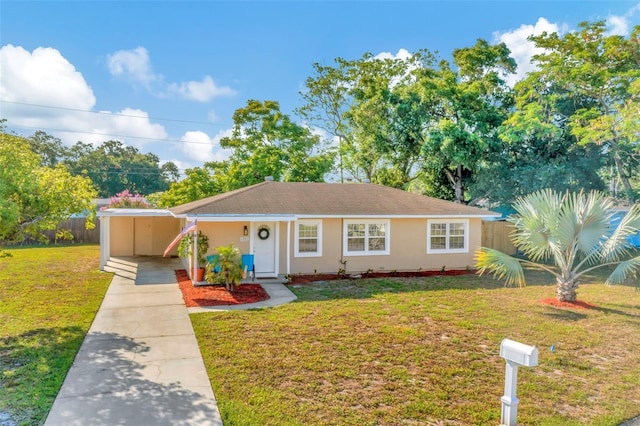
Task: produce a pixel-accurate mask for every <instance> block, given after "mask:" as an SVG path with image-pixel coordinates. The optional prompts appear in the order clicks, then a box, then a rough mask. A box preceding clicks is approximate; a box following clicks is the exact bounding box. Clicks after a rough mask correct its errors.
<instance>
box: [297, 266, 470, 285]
mask: <svg viewBox="0 0 640 426" xmlns="http://www.w3.org/2000/svg"><path fill="white" fill-rule="evenodd" d="M475 273H476V271H475V270H467V269H455V270H453V269H452V270H450V271H406V272H369V273H366V272H365V273H362V274H355V275H359V276H361V277H362V278H387V277H400V278H412V277H432V276H435V275H469V274H475ZM351 278H353V277H352V276H350V274H346V275H339V274H313V275H293V276H292V277H291V281H290V282H289V284H298V285H299V284H309V283H311V282H314V281H332V280H340V279H351Z"/></svg>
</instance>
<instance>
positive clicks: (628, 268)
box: [605, 256, 640, 286]
mask: <svg viewBox="0 0 640 426" xmlns="http://www.w3.org/2000/svg"><path fill="white" fill-rule="evenodd" d="M638 273H640V256H637V257H634V258H631V259H628V260H625V261H622V262H620V263H619V264H618V266H616V269H614V270H613V272H612V273H611V275H609V278H607V281H605V285H610V284H622V283H623V282H625V280H626V279H628V278H638ZM636 286H637V284H636Z"/></svg>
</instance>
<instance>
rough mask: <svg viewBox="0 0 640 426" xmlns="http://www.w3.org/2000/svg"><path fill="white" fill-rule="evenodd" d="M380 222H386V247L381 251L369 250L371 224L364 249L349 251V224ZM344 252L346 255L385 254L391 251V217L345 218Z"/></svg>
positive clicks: (343, 228)
mask: <svg viewBox="0 0 640 426" xmlns="http://www.w3.org/2000/svg"><path fill="white" fill-rule="evenodd" d="M372 223H374V224H378V223H384V224H385V228H386V235H385V249H384V250H380V251H369V249H368V247H369V245H368V241H369V226H367V228H366V229H367V232H366V236H365V245H364V247H365V250H364V251H349V225H351V224H365V225H370V224H372ZM342 252H343V253H342V254H343V255H344V256H385V255H389V254H390V252H391V221H390V220H389V219H345V220H344V223H343V226H342Z"/></svg>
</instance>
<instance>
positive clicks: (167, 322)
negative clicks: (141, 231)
mask: <svg viewBox="0 0 640 426" xmlns="http://www.w3.org/2000/svg"><path fill="white" fill-rule="evenodd" d="M115 262H116V263H111V268H112V270H113V271H117V272H116V275H115V276H114V277H113V281H112V282H111V285H110V286H109V289H108V290H107V294H106V295H105V298H104V300H103V301H102V305H101V306H100V309H99V311H98V313H97V315H96V318H95V320H94V322H93V324H92V325H91V328H90V329H89V333H88V334H87V336H86V337H85V339H84V342H83V343H82V345H81V347H80V350H79V352H78V354H77V355H76V358H75V360H74V362H73V365H72V366H71V369H70V370H69V373H68V374H67V377H66V379H65V381H64V384H63V385H62V389H61V390H60V393H59V394H58V396H57V398H56V400H55V402H54V404H53V407H52V409H51V411H50V412H49V416H48V417H47V420H46V423H45V425H46V426H58V425H60V426H62V425H64V426H70V425H79V426H80V425H81V426H86V425H92V426H100V425H154V426H156V425H172V426H175V425H207V426H208V425H222V421H221V419H220V413H219V411H218V406H217V403H216V399H215V397H214V395H213V391H212V390H211V385H210V383H209V378H208V377H207V372H206V370H205V367H204V363H203V361H202V356H201V354H200V349H199V347H198V343H197V341H196V338H195V335H194V333H193V328H192V326H191V321H190V320H189V315H188V313H187V309H186V308H185V306H184V302H183V300H182V294H181V293H180V290H179V289H178V284H177V282H176V277H175V273H174V270H175V269H181V268H182V265H181V264H180V262H179V261H178V260H177V259H157V258H135V259H131V260H118V261H115Z"/></svg>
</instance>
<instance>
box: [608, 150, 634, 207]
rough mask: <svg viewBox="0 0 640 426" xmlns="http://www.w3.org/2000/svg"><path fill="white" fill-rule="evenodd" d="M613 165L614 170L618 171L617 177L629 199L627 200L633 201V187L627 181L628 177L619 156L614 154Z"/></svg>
mask: <svg viewBox="0 0 640 426" xmlns="http://www.w3.org/2000/svg"><path fill="white" fill-rule="evenodd" d="M613 159H614V162H615V165H616V170H617V171H618V177H619V178H620V181H621V182H622V184H623V185H624V189H625V191H626V193H627V197H629V199H630V200H631V201H633V199H634V192H633V187H632V186H631V182H630V181H629V177H628V176H627V173H626V171H625V170H624V165H623V164H622V160H621V159H620V155H619V154H618V153H617V152H616V153H615V155H614V156H613Z"/></svg>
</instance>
